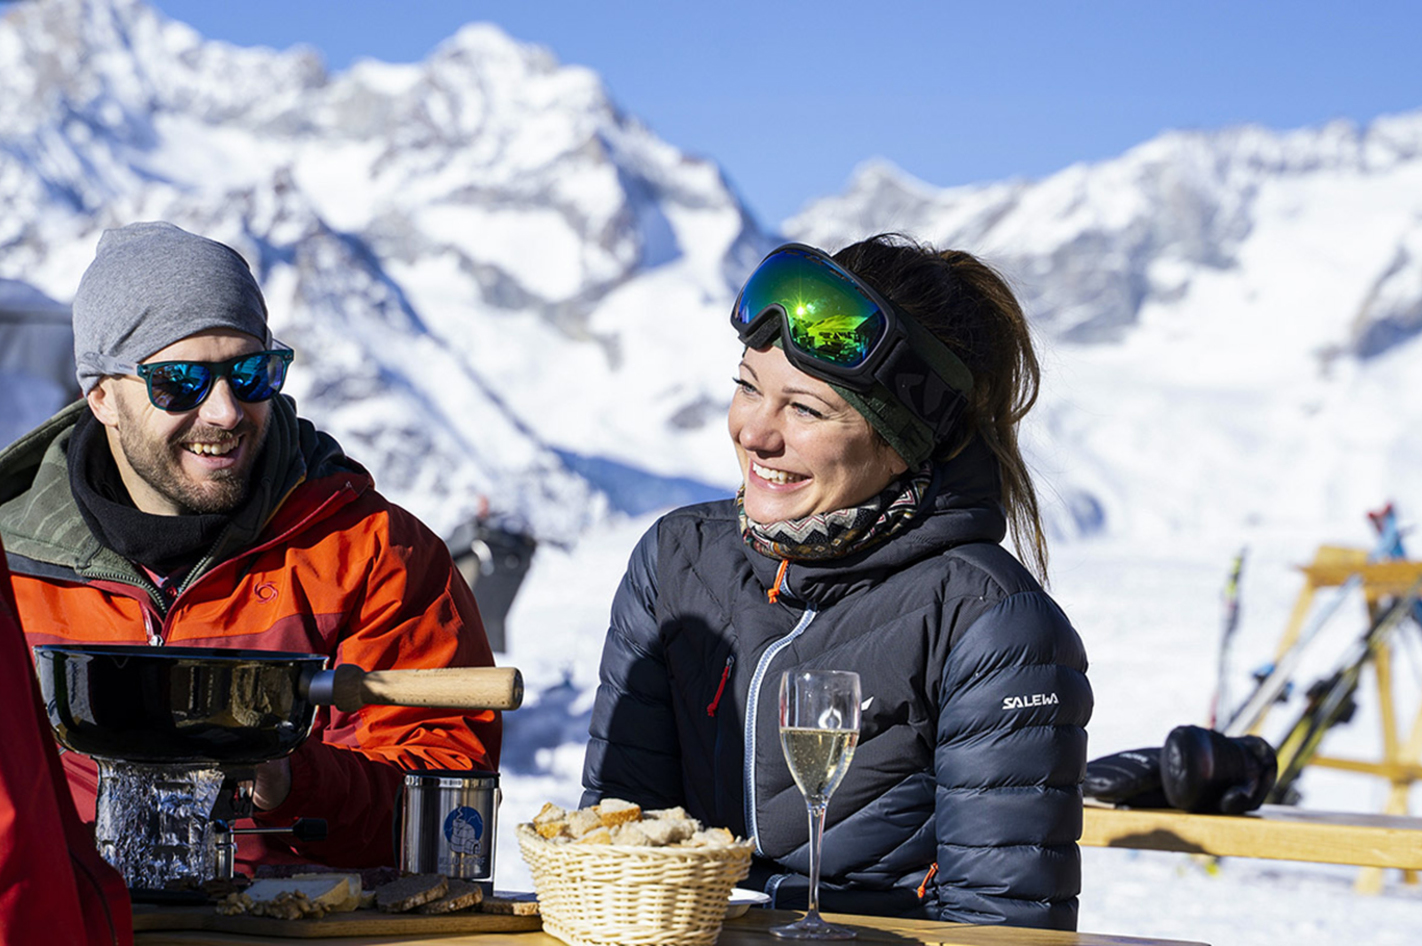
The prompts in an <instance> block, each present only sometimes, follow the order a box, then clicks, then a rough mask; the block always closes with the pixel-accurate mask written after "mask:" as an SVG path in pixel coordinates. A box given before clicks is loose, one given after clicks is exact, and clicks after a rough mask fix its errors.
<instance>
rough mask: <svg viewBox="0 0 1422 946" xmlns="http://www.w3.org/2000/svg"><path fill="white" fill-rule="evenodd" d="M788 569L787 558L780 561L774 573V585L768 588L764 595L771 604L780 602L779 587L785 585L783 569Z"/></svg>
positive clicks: (788, 561)
mask: <svg viewBox="0 0 1422 946" xmlns="http://www.w3.org/2000/svg"><path fill="white" fill-rule="evenodd" d="M789 567H790V560H789V559H788V558H785V559H781V560H780V568H779V569H778V570H776V572H775V584H773V585H771V586H770V590H769V591H767V592H766V593H765V597H766V598H767V599H769V601H770V603H771V604H774V603H775V602H777V601H779V600H780V586H781V585H783V584H784V583H785V569H787V568H789Z"/></svg>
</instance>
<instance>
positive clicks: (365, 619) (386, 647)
mask: <svg viewBox="0 0 1422 946" xmlns="http://www.w3.org/2000/svg"><path fill="white" fill-rule="evenodd" d="M273 403H274V404H278V405H279V408H280V409H279V411H278V412H277V413H278V414H279V415H280V417H281V419H282V421H283V422H282V423H278V424H274V425H273V430H272V433H271V437H270V438H269V439H271V438H276V437H278V436H285V437H286V438H287V440H288V441H289V442H290V444H291V445H292V453H293V454H294V455H295V454H299V455H300V457H301V458H302V459H301V460H300V461H293V466H294V467H295V468H296V469H297V470H298V472H299V474H300V475H298V476H295V477H294V478H293V479H294V481H295V482H294V485H293V486H292V487H291V488H290V489H289V490H287V489H282V490H279V491H278V492H277V495H278V496H279V497H280V498H278V499H276V500H275V501H274V503H273V505H274V511H273V512H272V513H271V514H270V516H269V517H268V518H267V519H266V520H265V524H264V525H263V526H262V528H261V529H260V532H259V533H258V534H257V535H256V536H255V538H254V539H253V540H252V541H251V542H249V543H246V544H245V545H244V546H243V547H241V548H239V549H236V550H235V551H232V552H231V553H230V554H225V555H223V556H221V557H219V558H218V559H217V560H214V561H212V562H210V563H207V564H206V566H205V567H203V568H202V569H201V570H200V573H198V571H195V573H194V575H193V576H192V577H189V578H187V579H186V580H185V581H184V583H183V585H182V586H181V588H180V589H176V594H172V593H171V592H164V591H160V590H158V589H157V588H156V587H154V586H152V585H151V583H150V582H148V581H147V580H146V579H144V578H142V577H141V576H140V575H139V573H138V572H137V570H135V569H133V568H132V567H131V566H128V567H127V568H120V567H118V566H119V565H120V564H122V565H126V564H127V563H121V562H119V563H116V562H114V561H113V560H114V559H115V558H117V556H115V555H114V554H113V553H112V552H109V551H108V550H103V549H98V548H97V540H95V539H94V538H93V536H92V534H91V533H90V532H89V531H88V529H87V526H84V524H83V522H82V517H79V512H78V508H77V506H76V505H75V504H74V501H73V496H72V493H71V492H70V490H69V488H68V479H67V476H68V474H67V462H66V460H65V457H64V449H63V446H64V442H65V439H66V437H67V434H68V432H69V431H70V430H72V425H73V420H74V418H75V417H76V416H77V414H78V411H79V410H87V407H85V406H84V404H83V402H82V401H81V402H79V404H78V405H76V406H74V407H71V408H67V409H66V410H65V411H63V412H61V413H60V414H59V415H56V417H55V418H53V419H52V420H51V421H50V422H49V424H47V425H46V426H44V427H41V428H40V429H39V430H37V431H35V432H34V433H32V434H30V435H27V437H25V438H22V440H21V441H19V442H17V443H16V444H15V445H13V446H12V447H11V448H10V449H8V450H6V451H5V453H4V454H0V530H4V536H5V542H6V544H7V546H8V549H9V551H8V556H9V562H10V566H11V570H12V571H13V573H14V590H15V596H16V599H17V603H18V610H19V614H20V618H21V620H22V622H23V624H24V627H25V632H26V635H27V637H28V638H29V642H30V644H31V645H37V644H77V643H102V644H145V643H148V644H154V645H164V644H171V645H183V646H195V647H236V648H247V649H258V650H279V651H295V652H302V653H315V654H325V655H328V656H329V657H331V658H332V664H336V663H353V664H356V665H357V666H359V667H361V668H363V669H365V670H367V671H372V670H389V669H415V668H432V667H454V666H492V665H493V654H492V653H491V651H490V649H489V644H488V641H487V639H486V637H485V635H484V628H483V624H482V622H481V621H480V619H479V612H478V608H477V606H476V605H475V603H474V597H473V594H472V593H471V591H470V590H469V586H468V584H467V583H466V582H465V581H464V579H463V578H462V577H461V576H460V574H459V572H458V570H457V569H456V567H455V565H454V563H453V561H452V560H451V558H450V555H449V552H448V550H447V549H446V547H445V545H444V543H443V542H442V541H441V540H440V539H439V538H438V537H437V536H435V535H434V534H433V533H432V532H430V531H429V530H428V529H427V528H426V527H425V526H424V525H423V524H421V523H420V522H419V521H418V520H417V519H416V518H415V517H414V516H413V515H411V514H410V513H409V512H407V511H405V510H404V509H402V508H400V507H399V506H396V505H394V504H393V503H391V502H389V501H388V500H386V499H385V498H384V497H383V496H381V495H380V494H379V493H378V492H376V490H375V488H374V484H373V481H372V479H371V477H370V476H369V474H367V473H366V472H365V471H364V470H362V469H361V468H360V467H359V466H358V465H357V464H354V463H351V462H349V461H347V460H345V458H344V457H343V456H342V455H341V454H340V453H339V448H338V447H336V446H335V442H334V441H333V440H331V439H330V438H329V437H325V435H320V434H317V433H316V432H315V430H314V428H312V427H311V426H310V424H309V423H308V422H307V421H304V420H303V421H300V422H299V424H300V427H299V428H298V422H297V420H296V417H295V410H294V407H293V406H291V405H290V404H289V402H287V401H286V400H285V399H284V398H278V399H276V400H275V401H274V402H273ZM298 431H299V432H298ZM36 440H38V441H39V442H36ZM298 444H299V447H298V446H297V445H298ZM269 449H270V444H269ZM17 475H18V476H19V477H20V479H21V481H24V480H25V479H26V477H27V478H28V484H27V485H26V486H25V488H24V489H23V490H22V491H20V492H18V493H17V491H16V489H15V477H16V476H17ZM61 487H62V488H61ZM56 496H58V497H59V498H58V499H56ZM74 517H79V518H77V519H76V518H74ZM76 536H78V538H75V537H76ZM57 537H60V538H61V539H67V541H61V540H58V539H57ZM500 736H501V720H500V718H499V715H498V714H497V713H494V712H490V711H486V712H481V713H462V712H460V711H449V710H438V709H426V708H419V709H414V708H404V707H393V706H391V707H387V706H367V707H364V708H363V709H361V710H359V711H357V712H355V713H344V712H340V711H338V710H336V709H334V708H326V707H323V708H321V709H320V710H319V711H318V713H317V716H316V720H315V723H314V725H313V727H312V732H311V735H310V736H309V737H308V738H307V740H306V741H305V742H304V743H303V744H302V745H301V746H300V747H299V748H298V749H297V750H296V752H295V753H293V755H292V756H291V757H290V759H291V770H292V772H291V774H292V790H291V794H290V795H289V796H288V798H287V799H286V801H284V802H283V803H282V804H281V805H280V806H279V807H278V808H276V809H273V810H271V811H266V812H259V813H258V814H257V816H256V821H257V823H258V824H259V825H262V826H278V825H289V824H291V822H292V821H294V820H295V819H296V818H297V817H318V818H325V819H326V821H327V823H328V827H329V836H328V839H327V840H325V841H320V842H298V841H295V840H293V839H292V838H291V836H290V835H286V834H279V835H243V836H241V841H240V843H239V849H238V865H239V867H246V868H249V869H250V868H251V867H252V866H253V865H254V864H256V863H261V862H282V861H286V862H290V861H316V862H320V863H325V864H329V865H331V866H336V867H369V866H380V865H393V864H394V863H395V850H394V828H393V815H394V805H395V800H396V798H397V797H398V792H399V786H400V782H401V780H402V778H403V772H402V770H405V769H488V770H493V769H496V768H497V765H498V754H499V742H500ZM63 759H64V762H65V768H66V770H67V771H68V775H69V781H70V787H71V789H72V790H73V791H74V796H75V803H76V805H77V806H78V808H79V811H80V814H81V815H83V816H84V817H85V818H88V819H92V817H93V799H94V792H95V787H96V778H95V766H94V764H93V762H92V761H91V760H89V759H87V758H86V757H83V756H80V755H79V754H77V753H74V752H67V753H65V754H64V756H63Z"/></svg>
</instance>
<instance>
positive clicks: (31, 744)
mask: <svg viewBox="0 0 1422 946" xmlns="http://www.w3.org/2000/svg"><path fill="white" fill-rule="evenodd" d="M12 601H13V598H12V595H11V589H10V573H9V571H8V569H6V567H5V558H4V553H3V549H0V718H3V719H4V721H5V745H4V750H3V751H0V943H16V944H20V943H56V944H58V943H63V944H70V943H73V944H130V943H132V942H133V917H132V913H131V911H130V907H129V902H128V890H127V889H126V888H125V887H124V884H123V878H122V877H120V876H119V874H118V871H116V870H114V869H113V868H112V867H110V866H109V865H108V864H106V863H104V861H103V859H102V858H100V857H99V853H98V851H97V850H95V848H94V835H93V832H92V831H91V830H90V829H89V827H88V826H87V825H85V824H84V823H83V822H81V821H80V820H79V816H78V815H77V814H76V813H75V811H74V805H73V803H72V802H71V801H70V799H69V792H68V791H67V790H65V788H64V771H63V769H62V768H61V767H60V764H59V754H58V752H57V751H56V749H55V745H54V738H53V736H52V735H51V734H50V728H49V720H48V719H47V717H46V716H45V712H44V704H43V703H42V702H41V700H40V693H39V688H38V687H37V686H36V684H35V678H34V674H33V673H32V672H31V670H30V659H29V654H28V652H27V651H26V648H25V640H24V636H23V634H21V632H20V626H19V623H18V621H17V620H16V618H15V613H14V611H13V609H12Z"/></svg>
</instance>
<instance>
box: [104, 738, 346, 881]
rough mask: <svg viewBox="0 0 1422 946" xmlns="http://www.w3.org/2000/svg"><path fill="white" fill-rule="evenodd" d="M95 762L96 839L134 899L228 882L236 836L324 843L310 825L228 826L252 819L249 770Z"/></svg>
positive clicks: (321, 831)
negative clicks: (286, 836) (286, 835)
mask: <svg viewBox="0 0 1422 946" xmlns="http://www.w3.org/2000/svg"><path fill="white" fill-rule="evenodd" d="M97 761H98V763H99V794H98V801H97V813H96V814H97V817H96V820H95V823H94V836H95V840H96V841H97V842H98V846H99V853H100V854H101V855H102V856H103V858H104V860H106V861H108V862H109V863H110V864H112V865H113V866H114V867H115V868H117V869H118V871H119V873H121V874H122V875H123V879H124V882H125V883H126V884H127V885H128V887H129V889H130V891H131V893H132V894H133V897H134V899H135V900H145V899H161V900H168V899H172V898H173V896H174V893H175V892H181V891H183V890H195V889H197V888H198V887H199V886H200V885H201V884H202V883H204V882H205V881H209V880H230V879H231V878H232V875H233V862H234V860H235V857H236V853H237V839H236V836H237V835H238V834H269V833H277V832H292V833H294V834H295V835H296V836H297V837H299V838H301V839H303V840H312V841H319V840H322V839H323V838H324V837H325V836H326V823H325V822H324V821H322V820H320V819H313V818H304V819H301V820H300V821H297V822H296V823H295V824H294V825H292V826H291V827H287V828H234V827H232V822H234V821H236V820H237V819H238V818H248V817H251V814H252V786H253V780H254V778H255V777H256V770H255V769H254V768H253V767H251V766H231V765H224V766H219V765H216V764H213V763H200V762H198V763H187V764H173V763H166V764H151V763H142V762H126V761H122V760H115V759H98V760H97Z"/></svg>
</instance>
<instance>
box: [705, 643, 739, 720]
mask: <svg viewBox="0 0 1422 946" xmlns="http://www.w3.org/2000/svg"><path fill="white" fill-rule="evenodd" d="M735 665H736V654H735V652H734V651H732V652H731V653H730V654H728V655H727V656H726V669H724V670H722V671H721V683H720V684H719V685H718V686H717V687H716V695H715V696H713V697H711V702H710V703H708V704H707V705H706V715H707V716H715V715H716V707H718V706H720V705H721V695H722V694H723V693H725V692H726V681H727V680H729V679H731V668H732V667H734V666H735Z"/></svg>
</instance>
